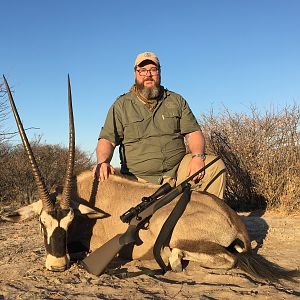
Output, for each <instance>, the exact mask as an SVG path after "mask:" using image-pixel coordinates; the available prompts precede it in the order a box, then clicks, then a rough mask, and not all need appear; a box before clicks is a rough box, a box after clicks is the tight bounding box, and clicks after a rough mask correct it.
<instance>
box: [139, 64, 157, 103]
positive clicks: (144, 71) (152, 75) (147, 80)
mask: <svg viewBox="0 0 300 300" xmlns="http://www.w3.org/2000/svg"><path fill="white" fill-rule="evenodd" d="M134 77H135V83H136V85H137V87H138V89H139V91H140V92H141V94H142V95H143V96H144V97H146V98H147V99H154V98H156V97H158V95H159V92H160V70H159V68H158V67H157V66H156V65H155V64H154V63H152V62H151V61H145V62H142V63H141V64H140V65H139V66H137V67H136V69H135V72H134Z"/></svg>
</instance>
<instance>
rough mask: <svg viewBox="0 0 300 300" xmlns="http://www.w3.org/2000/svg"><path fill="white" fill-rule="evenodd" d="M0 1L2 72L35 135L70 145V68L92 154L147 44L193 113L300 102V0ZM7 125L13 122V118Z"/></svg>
mask: <svg viewBox="0 0 300 300" xmlns="http://www.w3.org/2000/svg"><path fill="white" fill-rule="evenodd" d="M0 3H1V6H0V7H1V12H0V16H1V24H2V35H1V45H0V72H1V74H5V76H6V78H7V80H8V82H9V84H10V85H11V86H12V87H13V89H14V91H15V94H14V98H15V102H16V104H17V107H18V109H19V113H20V115H21V116H22V120H23V123H24V126H25V127H37V128H39V129H36V130H30V131H29V132H28V135H29V137H32V136H34V135H42V136H43V138H42V140H43V141H45V142H47V143H54V144H62V145H67V138H68V129H67V126H68V121H67V74H68V73H69V74H70V76H71V82H72V93H73V106H74V114H75V126H76V142H77V145H78V146H80V148H81V149H83V150H85V151H88V152H93V151H94V149H95V145H96V143H97V137H98V134H99V130H100V128H101V126H102V125H103V123H104V120H105V116H106V113H107V110H108V109H109V107H110V105H111V104H112V103H113V101H114V100H115V98H116V97H117V96H119V95H121V94H123V93H124V92H127V91H128V90H129V88H130V87H131V85H132V83H133V62H134V60H135V57H136V55H137V54H138V53H139V52H143V51H153V52H155V53H156V54H157V55H158V57H159V59H160V61H161V65H162V84H163V85H164V86H165V87H167V88H168V89H170V90H173V91H175V92H178V93H180V94H182V95H183V97H184V98H185V99H186V100H187V101H188V102H189V104H190V106H191V108H192V110H193V112H194V114H195V115H196V117H200V115H201V114H202V113H208V112H209V111H210V109H212V108H213V109H214V111H216V112H221V111H222V110H223V108H224V107H226V108H228V109H229V110H230V111H233V112H245V113H247V112H249V111H250V109H249V108H250V106H251V105H255V106H256V107H257V108H258V109H260V110H262V111H263V110H267V109H269V108H270V107H271V106H272V107H275V108H280V107H283V106H285V105H289V104H294V103H297V104H299V103H300V18H299V11H300V1H298V0H282V1H279V0H272V1H271V0H251V1H250V0H248V1H244V0H239V1H237V0H228V1H225V0H206V1H202V0H190V1H188V0H187V1H183V0H181V1H179V0H173V1H169V0H166V1H163V0H159V1H158V0H152V1H150V2H144V1H136V0H134V1H131V0H128V1H121V0H119V1H116V0H110V1H100V0H98V1H96V0H93V1H89V0H86V1H74V0H73V1H70V0H52V1H41V0H40V1H37V0H35V1H34V0H26V1H22V0H19V1H16V0H10V1H4V0H2V1H0ZM7 128H8V129H9V130H11V131H14V130H15V128H16V127H15V124H14V120H13V119H12V117H11V118H9V120H8V121H7ZM16 142H18V140H16ZM114 162H115V163H116V162H117V159H116V158H114Z"/></svg>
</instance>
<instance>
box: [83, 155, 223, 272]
mask: <svg viewBox="0 0 300 300" xmlns="http://www.w3.org/2000/svg"><path fill="white" fill-rule="evenodd" d="M219 159H220V157H216V158H215V159H214V160H212V161H211V162H209V163H208V164H206V165H205V166H204V167H203V168H201V169H200V170H198V171H197V172H195V173H194V174H193V175H191V176H189V177H188V178H187V179H186V180H185V181H183V182H182V183H181V184H179V185H178V186H176V187H173V188H172V187H171V186H170V184H168V183H165V184H164V185H162V186H161V187H159V189H158V190H157V191H156V192H155V193H154V194H153V195H151V196H148V197H143V198H142V201H141V203H139V204H138V205H137V206H135V207H132V208H130V209H129V210H128V211H126V212H125V213H124V214H123V215H121V216H120V219H121V221H122V222H123V223H128V224H129V226H128V229H127V230H126V231H125V232H124V233H122V234H117V235H116V236H115V237H113V238H112V239H110V240H109V241H107V242H106V243H105V244H103V245H102V246H101V247H99V248H98V249H96V250H95V251H94V252H92V253H91V254H90V255H89V256H87V257H86V258H85V259H83V260H82V261H81V262H80V265H81V266H82V267H83V268H84V269H86V270H87V271H88V272H89V273H91V274H94V275H101V274H102V273H103V272H104V270H105V268H106V267H107V265H108V264H109V263H110V262H111V261H112V260H113V258H114V257H115V256H116V255H117V254H118V253H119V252H120V251H121V249H122V248H123V247H125V246H126V245H129V244H132V243H134V244H136V245H140V244H141V243H142V241H141V240H140V238H139V236H138V232H139V230H140V229H142V228H144V226H145V225H146V224H147V223H148V222H149V220H150V218H151V217H152V215H153V214H154V213H155V212H156V211H157V210H158V209H160V208H161V207H163V206H165V205H167V204H168V203H170V202H171V201H172V200H173V199H174V198H176V197H177V196H178V195H180V194H182V193H183V192H184V190H185V189H187V188H190V184H189V181H191V180H192V179H193V178H194V177H196V176H197V175H198V174H200V173H202V172H203V171H204V170H205V169H206V168H208V167H209V166H211V165H212V164H213V163H215V162H216V161H217V160H219Z"/></svg>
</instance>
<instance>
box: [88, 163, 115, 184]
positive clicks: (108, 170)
mask: <svg viewBox="0 0 300 300" xmlns="http://www.w3.org/2000/svg"><path fill="white" fill-rule="evenodd" d="M93 172H94V176H95V178H96V179H98V181H101V182H103V181H104V180H106V179H108V177H109V175H110V174H115V169H114V168H113V166H111V165H110V164H109V163H106V162H104V163H101V164H97V165H96V166H94V168H93Z"/></svg>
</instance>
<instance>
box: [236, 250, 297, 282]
mask: <svg viewBox="0 0 300 300" xmlns="http://www.w3.org/2000/svg"><path fill="white" fill-rule="evenodd" d="M236 255H237V265H236V266H237V267H238V268H239V269H241V270H243V271H245V272H246V273H247V274H249V275H251V276H253V277H255V278H258V279H263V280H267V281H271V282H278V281H279V280H281V279H283V280H288V281H292V282H297V280H296V279H295V278H297V277H300V271H299V270H287V269H285V268H283V267H280V266H279V265H277V264H274V263H272V262H270V261H268V260H267V259H265V258H264V257H262V256H261V255H259V254H256V253H253V252H251V251H247V252H242V253H237V254H236Z"/></svg>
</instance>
